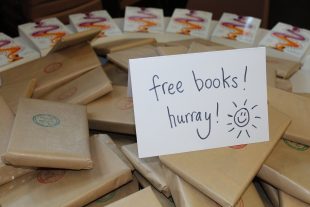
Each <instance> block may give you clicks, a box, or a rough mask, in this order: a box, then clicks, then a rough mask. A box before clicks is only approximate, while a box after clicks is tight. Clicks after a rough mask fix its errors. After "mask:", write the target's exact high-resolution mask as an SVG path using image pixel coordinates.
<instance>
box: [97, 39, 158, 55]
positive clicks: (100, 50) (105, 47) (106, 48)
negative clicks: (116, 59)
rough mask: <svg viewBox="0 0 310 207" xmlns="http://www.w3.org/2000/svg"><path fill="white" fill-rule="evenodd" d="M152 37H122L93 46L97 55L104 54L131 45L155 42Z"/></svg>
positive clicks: (127, 47) (131, 46) (137, 45)
mask: <svg viewBox="0 0 310 207" xmlns="http://www.w3.org/2000/svg"><path fill="white" fill-rule="evenodd" d="M155 43H156V39H154V38H134V39H122V40H118V41H113V42H107V43H103V44H99V45H96V46H95V51H96V53H97V54H98V55H106V54H108V53H111V52H117V51H120V50H125V49H129V48H133V47H139V46H142V45H150V44H155Z"/></svg>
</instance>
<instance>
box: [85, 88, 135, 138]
mask: <svg viewBox="0 0 310 207" xmlns="http://www.w3.org/2000/svg"><path fill="white" fill-rule="evenodd" d="M87 116H88V121H89V128H90V129H96V130H105V131H108V132H117V133H124V134H135V133H136V131H135V122H134V114H133V102H132V98H131V97H127V87H124V86H114V87H113V91H112V92H111V93H109V94H107V95H105V96H103V97H101V98H99V99H97V100H95V101H93V102H91V103H89V104H87Z"/></svg>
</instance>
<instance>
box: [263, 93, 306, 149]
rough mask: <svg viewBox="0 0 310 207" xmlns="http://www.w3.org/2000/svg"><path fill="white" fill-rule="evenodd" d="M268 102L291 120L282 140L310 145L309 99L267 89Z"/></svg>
mask: <svg viewBox="0 0 310 207" xmlns="http://www.w3.org/2000/svg"><path fill="white" fill-rule="evenodd" d="M268 102H269V104H270V105H271V106H273V107H275V108H276V109H277V110H279V111H281V112H283V113H284V114H286V115H287V116H288V117H289V118H290V119H291V120H292V122H291V124H290V126H289V127H288V128H287V130H286V131H285V134H284V138H286V139H289V140H292V141H295V142H298V143H302V144H306V145H310V127H309V124H308V123H309V122H310V99H309V98H307V97H303V96H299V95H295V94H293V93H288V92H286V91H283V90H280V89H276V88H272V87H269V88H268Z"/></svg>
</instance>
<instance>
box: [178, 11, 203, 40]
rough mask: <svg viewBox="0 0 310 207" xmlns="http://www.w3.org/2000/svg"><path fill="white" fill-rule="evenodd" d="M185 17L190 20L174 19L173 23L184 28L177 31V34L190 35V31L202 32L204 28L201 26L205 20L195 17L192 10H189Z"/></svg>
mask: <svg viewBox="0 0 310 207" xmlns="http://www.w3.org/2000/svg"><path fill="white" fill-rule="evenodd" d="M185 15H186V16H188V17H190V18H175V19H174V21H175V22H177V23H179V24H183V25H184V27H183V28H182V29H181V31H179V32H178V33H179V34H184V35H190V34H191V32H192V30H202V29H203V28H204V27H203V26H202V25H201V24H197V23H203V22H205V19H204V18H202V17H199V16H197V14H196V12H195V11H194V10H190V11H189V12H188V13H187V14H185Z"/></svg>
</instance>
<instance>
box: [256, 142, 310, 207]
mask: <svg viewBox="0 0 310 207" xmlns="http://www.w3.org/2000/svg"><path fill="white" fill-rule="evenodd" d="M309 162H310V149H309V147H308V146H307V145H302V144H298V143H295V142H292V141H289V140H285V139H282V140H281V141H280V142H279V143H278V144H277V146H276V147H275V149H274V150H273V151H272V153H271V154H270V156H269V157H268V158H267V160H266V161H265V163H264V165H263V166H262V168H261V169H260V171H259V173H258V175H257V176H258V177H260V178H261V179H263V180H264V181H266V182H268V183H270V184H271V185H273V186H274V187H276V188H277V189H279V190H281V191H283V192H286V193H288V194H290V195H292V196H294V197H296V198H298V199H299V200H301V201H303V202H306V203H309V204H310V177H309V174H310V167H309Z"/></svg>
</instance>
